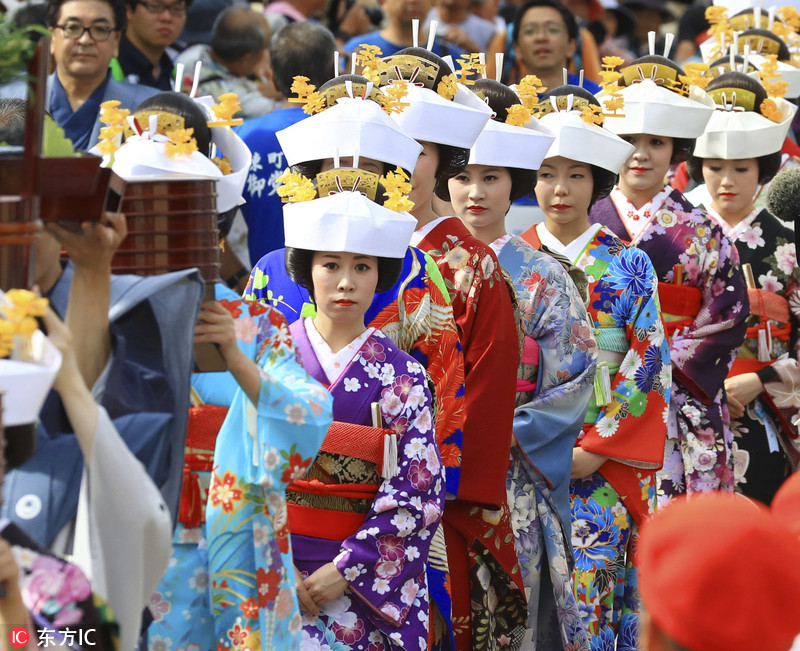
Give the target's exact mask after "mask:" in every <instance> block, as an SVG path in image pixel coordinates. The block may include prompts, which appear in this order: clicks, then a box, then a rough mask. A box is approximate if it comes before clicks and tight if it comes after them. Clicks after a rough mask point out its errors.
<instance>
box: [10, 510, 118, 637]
mask: <svg viewBox="0 0 800 651" xmlns="http://www.w3.org/2000/svg"><path fill="white" fill-rule="evenodd" d="M3 538H5V539H6V541H8V544H9V545H10V546H11V553H12V554H13V555H14V560H15V561H16V563H17V566H18V567H19V590H20V594H21V595H22V601H23V603H24V604H25V607H26V608H27V609H28V613H29V615H30V617H31V624H32V627H31V628H29V630H28V632H29V633H30V636H31V637H30V642H29V643H28V647H36V646H37V645H38V646H50V647H54V646H56V645H57V646H59V647H61V648H70V649H75V651H80V650H81V649H82V648H88V647H91V648H93V649H97V651H114V650H115V649H117V648H118V647H119V626H118V625H117V622H116V621H115V620H114V615H113V613H112V612H111V610H110V608H109V607H108V606H107V605H106V603H105V602H104V601H103V599H102V598H101V597H99V596H98V595H96V594H93V593H92V586H91V584H90V583H89V580H88V579H87V578H86V575H85V574H84V572H83V570H81V569H80V568H79V567H78V566H77V565H74V564H72V563H69V562H68V561H65V560H63V559H61V558H59V557H57V556H54V555H53V554H50V553H49V552H46V551H45V550H43V549H42V548H41V547H39V545H38V544H36V543H35V542H34V541H33V540H31V539H30V538H29V537H28V536H27V535H26V534H25V532H23V531H22V530H21V529H19V528H18V527H17V526H16V525H15V524H13V523H9V524H7V525H6V526H5V528H3Z"/></svg>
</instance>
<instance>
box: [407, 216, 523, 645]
mask: <svg viewBox="0 0 800 651" xmlns="http://www.w3.org/2000/svg"><path fill="white" fill-rule="evenodd" d="M418 246H419V248H420V249H422V250H423V251H426V252H427V253H428V254H430V256H431V257H432V258H433V259H434V260H435V261H436V264H437V265H438V266H439V270H440V271H441V273H442V276H443V277H444V279H445V284H446V287H447V290H448V291H449V292H450V297H451V299H452V301H453V314H454V316H455V320H456V326H457V327H458V332H459V339H460V341H461V347H462V348H463V350H464V377H465V381H464V383H465V390H466V402H465V406H464V413H465V419H464V443H463V448H462V463H461V473H462V477H463V478H464V481H462V482H461V484H460V486H459V492H458V497H457V499H456V500H455V501H453V502H450V503H449V504H448V505H447V508H446V509H445V515H444V530H445V540H446V545H447V556H448V562H450V574H451V577H450V578H451V581H452V591H451V594H452V597H453V626H454V632H455V639H456V648H458V649H462V648H463V649H484V648H486V649H494V648H496V646H497V645H502V642H501V641H500V640H501V639H502V640H506V639H508V640H512V641H514V642H515V643H516V644H518V642H519V640H521V635H522V634H523V633H524V630H525V625H526V620H527V616H526V612H525V606H524V598H523V595H522V586H521V580H520V574H519V567H518V565H517V559H516V554H515V553H514V549H513V548H512V547H511V546H509V545H507V544H505V543H504V541H505V539H506V538H508V539H509V540H510V539H511V538H510V537H511V536H512V532H511V521H510V517H509V512H508V503H507V497H506V493H505V480H506V474H507V471H508V455H509V453H510V446H511V433H512V428H513V409H514V400H515V377H516V369H517V366H518V362H519V344H518V329H517V327H516V322H515V318H514V309H513V306H512V302H511V293H510V292H511V291H512V290H511V288H510V287H509V286H508V285H507V283H506V281H505V278H504V277H503V273H502V271H501V269H500V266H499V265H498V263H497V258H496V257H495V255H494V253H493V252H492V250H491V249H490V248H489V247H488V246H487V245H485V244H483V243H482V242H480V241H479V240H477V239H475V238H474V237H472V236H471V235H470V233H469V231H468V230H467V229H466V227H465V226H464V225H463V224H462V223H461V221H460V220H459V219H458V218H456V217H448V218H445V219H443V220H442V221H440V222H439V223H438V224H436V226H434V227H433V229H431V231H430V232H429V233H427V234H426V235H424V237H423V238H422V240H421V241H420V242H419V244H418ZM489 440H491V445H487V441H489ZM486 507H490V508H491V509H494V510H493V511H487V512H481V509H482V508H486ZM498 509H499V510H498ZM454 566H455V568H458V569H454ZM486 577H490V578H489V579H487V578H486ZM487 582H491V583H492V590H489V589H487V587H486V586H487ZM492 591H494V594H496V595H499V594H503V595H505V597H506V598H505V599H502V600H500V599H499V596H498V605H497V607H496V608H493V607H491V606H490V604H489V603H488V602H487V599H488V597H489V595H490V594H492Z"/></svg>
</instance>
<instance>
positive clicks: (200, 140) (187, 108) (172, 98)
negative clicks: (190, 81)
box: [134, 91, 211, 156]
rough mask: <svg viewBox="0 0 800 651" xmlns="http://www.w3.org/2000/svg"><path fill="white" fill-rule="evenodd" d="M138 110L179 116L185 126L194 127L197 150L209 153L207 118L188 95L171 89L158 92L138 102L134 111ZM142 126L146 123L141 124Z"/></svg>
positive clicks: (209, 142) (208, 154)
mask: <svg viewBox="0 0 800 651" xmlns="http://www.w3.org/2000/svg"><path fill="white" fill-rule="evenodd" d="M139 111H165V112H167V113H174V114H175V115H179V116H181V117H182V118H183V120H184V123H185V128H187V129H194V133H193V134H192V136H193V137H194V139H195V141H197V149H198V151H199V152H200V153H201V154H203V155H204V156H210V155H211V129H209V127H208V118H207V117H206V115H205V113H203V109H201V108H200V107H199V106H198V105H197V102H195V101H194V100H193V99H192V98H191V97H189V96H188V95H185V94H184V93H175V92H173V91H166V92H163V93H158V94H157V95H153V96H152V97H149V98H147V99H146V100H145V101H144V102H142V103H141V104H139V106H138V107H136V110H135V111H134V113H138V112H139ZM144 126H146V125H142V127H144Z"/></svg>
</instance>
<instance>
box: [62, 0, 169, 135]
mask: <svg viewBox="0 0 800 651" xmlns="http://www.w3.org/2000/svg"><path fill="white" fill-rule="evenodd" d="M125 24H126V18H125V9H124V7H123V5H122V2H121V0H50V1H49V2H48V5H47V25H48V27H49V28H50V31H51V33H52V41H51V42H50V52H51V54H52V56H53V59H54V60H55V64H56V71H55V72H54V73H53V74H52V75H51V76H50V81H49V82H48V91H47V93H48V94H47V105H46V109H47V110H48V111H49V113H50V115H52V116H53V119H54V120H55V121H56V122H57V123H58V126H60V127H61V128H62V129H64V133H65V135H66V136H67V138H69V139H70V140H71V141H72V144H73V145H74V146H75V149H83V150H88V149H90V148H91V147H93V146H94V145H96V144H97V140H98V136H99V134H100V128H101V127H102V126H103V125H102V124H101V123H100V122H99V120H98V119H97V117H98V115H99V112H100V104H102V103H103V102H105V101H106V100H111V99H115V100H119V101H120V102H121V106H120V108H127V109H131V110H132V109H134V108H136V106H138V105H139V104H140V103H141V102H142V101H144V100H145V99H147V98H148V97H150V96H151V95H155V93H156V92H157V91H156V89H154V88H148V87H146V86H132V85H130V84H126V83H123V82H119V81H115V80H114V79H112V78H111V74H110V72H109V69H108V66H109V63H110V62H111V59H112V58H113V57H114V56H116V55H117V52H118V49H119V40H120V32H121V31H122V30H124V29H125Z"/></svg>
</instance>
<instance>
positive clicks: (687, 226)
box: [589, 190, 750, 504]
mask: <svg viewBox="0 0 800 651" xmlns="http://www.w3.org/2000/svg"><path fill="white" fill-rule="evenodd" d="M589 221H590V222H592V223H595V224H604V225H605V226H606V227H608V228H609V229H610V230H612V231H613V232H614V234H615V235H617V236H618V237H619V238H621V239H622V240H624V241H626V242H630V243H631V245H632V246H635V247H637V248H639V249H641V250H642V251H644V252H645V253H647V254H648V255H649V256H650V259H651V260H652V262H653V267H654V268H655V270H656V274H657V275H658V281H659V295H660V298H661V306H662V310H663V313H664V320H665V321H666V322H667V332H668V333H669V335H670V358H671V360H672V371H673V373H672V378H673V384H672V398H671V403H670V413H669V418H668V423H667V447H666V451H665V456H664V466H663V468H662V469H661V470H660V471H659V472H658V473H657V476H656V479H657V486H658V489H657V490H658V501H659V503H660V504H662V503H665V502H667V501H669V500H670V499H671V498H673V497H675V496H677V495H680V494H683V493H696V492H701V491H712V490H720V491H728V492H733V488H734V477H733V435H732V433H731V429H730V417H729V415H728V402H727V399H726V397H725V391H724V382H725V378H726V377H727V375H728V372H729V371H730V368H731V364H732V363H733V360H734V359H735V358H736V355H737V353H738V351H739V347H740V346H741V345H742V342H743V341H744V337H745V330H746V325H745V318H746V317H747V315H748V313H749V311H750V310H749V306H750V303H749V301H748V299H747V288H746V286H745V282H744V277H743V276H742V272H741V269H740V267H739V254H738V252H737V250H736V247H735V246H734V244H733V242H731V240H730V238H729V237H728V236H727V235H725V233H724V232H723V231H722V228H721V227H720V226H719V225H717V224H716V223H714V222H713V221H712V220H711V219H709V217H708V216H707V215H706V214H705V213H704V212H703V211H702V210H699V209H697V208H695V207H694V206H692V204H690V203H689V202H688V201H687V199H686V197H684V196H683V195H682V194H681V193H680V192H678V191H677V190H674V191H673V192H671V193H670V194H669V196H668V197H667V198H666V199H665V201H664V203H663V205H662V206H661V208H660V209H658V210H656V211H655V212H654V214H653V215H651V216H650V217H649V218H648V221H647V225H646V226H645V227H644V228H643V230H641V231H640V232H639V234H638V235H637V236H636V237H635V238H633V239H631V236H630V234H629V233H628V231H627V229H626V227H625V225H624V224H623V223H622V220H621V219H620V217H619V214H618V213H617V210H616V207H615V205H614V202H613V201H612V200H611V199H610V198H609V197H606V198H605V199H601V200H600V201H598V202H597V203H596V204H595V205H594V206H593V207H592V211H591V214H590V215H589ZM676 285H677V286H678V287H682V286H688V287H691V288H697V290H699V293H698V300H697V305H696V306H695V307H696V308H699V309H697V311H696V313H695V314H687V313H686V312H683V313H675V312H674V310H673V309H672V308H671V307H670V302H669V300H668V294H669V293H670V292H671V291H673V290H675V286H676ZM686 317H689V318H686ZM676 326H679V327H676Z"/></svg>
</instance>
